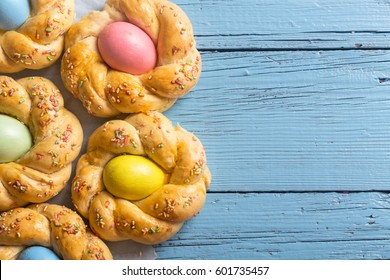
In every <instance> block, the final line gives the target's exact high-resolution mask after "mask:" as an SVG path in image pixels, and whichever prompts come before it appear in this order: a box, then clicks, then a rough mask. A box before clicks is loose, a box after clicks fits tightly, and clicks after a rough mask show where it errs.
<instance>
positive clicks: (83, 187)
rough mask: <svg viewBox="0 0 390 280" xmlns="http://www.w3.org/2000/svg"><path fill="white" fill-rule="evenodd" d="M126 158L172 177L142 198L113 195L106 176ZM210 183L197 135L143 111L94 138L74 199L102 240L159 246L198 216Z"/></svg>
mask: <svg viewBox="0 0 390 280" xmlns="http://www.w3.org/2000/svg"><path fill="white" fill-rule="evenodd" d="M123 154H127V155H136V156H142V157H144V158H147V159H149V160H151V161H153V162H154V163H156V164H157V165H158V166H159V167H160V168H161V169H162V170H163V172H164V173H165V174H166V176H167V179H166V180H165V181H164V184H162V186H161V187H160V188H158V189H157V190H155V191H153V192H152V193H151V194H150V195H148V196H146V197H145V198H142V199H138V200H128V199H123V198H119V197H116V196H114V195H112V194H111V193H110V192H109V191H108V190H107V186H106V185H105V181H104V180H103V179H104V172H105V169H106V168H107V166H108V165H109V164H110V162H111V161H112V160H114V159H116V158H118V156H120V155H123ZM119 172H121V171H119ZM124 173H125V172H124ZM135 176H136V175H135ZM151 176H153V175H151V174H147V177H148V178H149V177H151ZM210 180H211V174H210V171H209V169H208V167H207V166H206V154H205V150H204V148H203V146H202V144H201V142H200V141H199V140H198V139H197V138H196V137H195V136H194V135H193V134H191V133H189V132H187V131H186V130H184V129H183V128H181V127H179V126H176V127H173V126H172V124H171V122H170V121H169V120H168V119H167V118H166V117H165V116H163V115H162V114H161V113H158V112H146V113H138V114H134V115H131V116H129V117H127V118H126V119H125V120H113V121H108V122H106V123H105V124H104V125H102V126H101V127H99V128H98V129H97V130H95V132H94V133H93V134H92V135H91V137H90V138H89V142H88V148H87V153H86V154H84V155H83V156H82V157H81V158H80V160H79V162H78V164H77V168H76V177H75V178H74V180H73V186H72V199H73V203H74V204H75V206H76V209H77V210H78V211H79V212H80V213H81V215H82V216H84V217H85V218H88V219H89V223H90V227H91V228H92V229H93V231H94V232H95V233H96V234H97V235H98V236H100V237H101V238H102V239H104V240H109V241H119V240H126V239H131V240H134V241H136V242H139V243H143V244H157V243H160V242H163V241H165V240H167V239H169V238H171V237H172V236H173V235H174V234H176V233H177V232H178V231H179V229H180V228H181V226H182V225H183V223H184V222H185V221H186V220H188V219H190V218H192V217H193V216H194V215H196V214H197V213H198V212H199V210H200V209H201V208H202V207H203V205H204V202H205V198H206V189H207V188H208V186H209V185H210ZM124 184H125V185H127V184H128V182H124Z"/></svg>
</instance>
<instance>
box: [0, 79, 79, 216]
mask: <svg viewBox="0 0 390 280" xmlns="http://www.w3.org/2000/svg"><path fill="white" fill-rule="evenodd" d="M0 114H5V115H9V116H12V117H14V118H16V119H18V120H19V121H21V122H23V123H24V124H25V125H27V126H28V128H29V130H30V132H31V134H32V138H33V140H34V145H33V146H32V147H31V149H30V150H29V151H28V152H27V153H26V154H24V155H23V156H21V157H20V158H19V159H17V160H16V161H13V162H9V163H0V211H7V210H9V209H12V208H15V207H19V206H23V205H26V204H28V203H42V202H46V201H47V200H49V199H50V198H52V197H53V196H55V195H56V194H58V192H60V191H61V190H62V189H63V188H64V186H65V184H66V182H67V181H68V179H69V178H70V176H71V169H72V161H73V160H74V159H75V158H76V157H77V156H78V155H79V153H80V149H81V145H82V141H83V131H82V128H81V125H80V122H79V120H78V119H77V118H76V117H75V116H74V115H73V114H72V113H71V112H70V111H68V110H67V109H65V107H64V100H63V98H62V95H61V93H60V91H59V90H58V88H57V87H56V86H55V85H54V84H53V83H52V82H50V81H49V80H47V79H44V78H40V77H30V78H23V79H20V80H18V81H15V80H13V79H12V78H10V77H7V76H0Z"/></svg>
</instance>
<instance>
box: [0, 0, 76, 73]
mask: <svg viewBox="0 0 390 280" xmlns="http://www.w3.org/2000/svg"><path fill="white" fill-rule="evenodd" d="M30 4H31V13H30V17H29V18H28V19H27V20H26V22H25V23H24V24H23V25H22V26H20V27H19V28H18V29H17V30H10V31H4V30H0V46H1V48H0V72H3V73H14V72H19V71H22V70H24V69H42V68H46V67H48V66H50V65H52V64H53V63H54V62H55V61H56V60H57V59H58V58H59V57H60V56H61V54H62V51H63V48H64V33H65V32H66V31H67V30H68V29H69V27H70V26H71V25H72V23H73V20H74V18H75V11H74V0H32V1H30Z"/></svg>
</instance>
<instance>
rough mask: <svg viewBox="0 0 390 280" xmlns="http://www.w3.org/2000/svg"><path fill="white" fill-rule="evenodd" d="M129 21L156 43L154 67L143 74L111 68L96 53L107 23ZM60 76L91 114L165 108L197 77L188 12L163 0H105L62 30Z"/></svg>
mask: <svg viewBox="0 0 390 280" xmlns="http://www.w3.org/2000/svg"><path fill="white" fill-rule="evenodd" d="M118 21H128V22H130V23H132V24H135V25H137V26H138V27H140V28H141V29H143V30H144V31H145V32H146V33H147V34H148V35H149V36H150V38H151V39H152V40H153V42H154V44H155V46H156V48H157V64H156V67H155V68H154V69H153V70H151V71H149V72H147V73H145V74H141V75H131V74H128V73H124V72H120V71H115V70H113V69H111V68H110V67H109V66H108V65H107V64H106V63H105V62H104V61H103V60H102V57H101V55H100V54H99V51H98V48H97V37H98V35H99V33H100V32H101V31H102V29H103V28H104V27H105V26H107V25H108V24H110V23H113V22H118ZM65 44H66V51H65V54H64V56H63V59H62V65H61V76H62V79H63V81H64V84H65V86H66V88H67V89H68V90H69V91H70V92H71V93H72V94H73V95H74V96H75V97H77V98H79V99H80V100H81V101H82V103H83V105H84V107H85V108H86V109H87V110H88V112H89V113H90V114H92V115H95V116H99V117H110V116H115V115H118V114H119V113H136V112H145V111H148V110H157V111H165V110H167V109H168V108H169V107H170V106H172V105H173V104H174V103H175V101H176V99H177V98H179V97H182V96H183V95H185V94H187V93H188V92H189V91H190V90H191V89H192V88H193V87H194V86H195V85H196V83H197V81H198V79H199V76H200V73H201V70H202V61H201V56H200V54H199V52H198V50H197V49H196V43H195V39H194V35H193V30H192V24H191V22H190V20H189V18H188V17H187V15H186V14H185V13H184V12H183V11H182V10H181V9H180V8H179V7H178V6H176V5H175V4H173V3H171V2H169V1H166V0H142V1H139V0H107V2H106V4H105V6H104V9H103V10H102V11H93V12H91V13H90V14H88V15H87V16H85V17H84V18H82V19H81V20H80V21H79V22H78V23H76V24H74V25H73V26H72V27H71V28H70V29H69V32H68V33H67V35H66V40H65Z"/></svg>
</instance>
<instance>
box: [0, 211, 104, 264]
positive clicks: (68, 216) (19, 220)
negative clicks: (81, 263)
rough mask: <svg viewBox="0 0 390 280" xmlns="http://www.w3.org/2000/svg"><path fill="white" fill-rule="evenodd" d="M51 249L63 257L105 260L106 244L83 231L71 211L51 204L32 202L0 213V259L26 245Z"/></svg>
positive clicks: (14, 256) (84, 227) (79, 222)
mask: <svg viewBox="0 0 390 280" xmlns="http://www.w3.org/2000/svg"><path fill="white" fill-rule="evenodd" d="M32 245H40V246H45V247H50V248H53V249H54V251H55V252H56V253H57V254H58V255H59V256H61V257H62V258H63V259H65V260H107V259H112V255H111V252H110V250H109V249H108V247H107V246H106V244H104V242H103V241H102V240H101V239H99V238H98V237H96V236H95V235H93V234H92V233H91V232H89V231H87V230H86V225H85V224H84V222H83V220H82V218H81V217H80V216H79V215H78V214H77V213H76V212H74V211H72V210H70V209H68V208H66V207H64V206H59V205H55V204H48V203H43V204H35V205H34V204H33V205H30V206H28V207H27V208H15V209H12V210H10V211H8V212H3V213H2V214H1V216H0V259H2V260H4V259H14V258H16V256H17V255H18V254H19V253H20V252H21V251H22V250H23V249H25V248H26V247H27V246H32Z"/></svg>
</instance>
